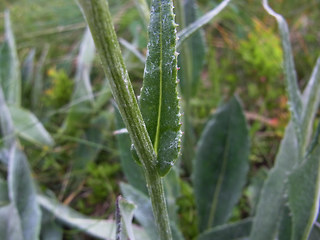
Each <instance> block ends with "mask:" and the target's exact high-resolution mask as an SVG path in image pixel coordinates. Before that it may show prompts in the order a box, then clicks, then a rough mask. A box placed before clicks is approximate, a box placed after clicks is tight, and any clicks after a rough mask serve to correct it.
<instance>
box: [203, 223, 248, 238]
mask: <svg viewBox="0 0 320 240" xmlns="http://www.w3.org/2000/svg"><path fill="white" fill-rule="evenodd" d="M251 225H252V219H244V220H241V221H238V222H235V223H229V224H225V225H222V226H217V227H215V228H212V229H209V230H207V231H205V232H204V233H202V234H201V235H200V236H199V238H198V240H212V239H214V240H232V239H237V240H239V239H240V238H241V239H242V238H245V237H248V236H249V234H250V229H251Z"/></svg>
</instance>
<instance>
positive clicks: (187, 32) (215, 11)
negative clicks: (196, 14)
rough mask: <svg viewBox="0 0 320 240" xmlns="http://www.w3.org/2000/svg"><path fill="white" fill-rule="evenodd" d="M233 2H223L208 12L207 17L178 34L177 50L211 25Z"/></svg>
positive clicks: (227, 0)
mask: <svg viewBox="0 0 320 240" xmlns="http://www.w3.org/2000/svg"><path fill="white" fill-rule="evenodd" d="M230 1H231V0H224V1H222V2H221V3H220V4H219V5H218V6H217V7H215V8H214V9H212V10H211V11H209V12H207V13H206V14H205V15H203V16H202V17H201V18H199V19H198V20H197V21H195V22H193V23H192V24H190V25H189V26H188V27H186V28H185V29H183V30H181V31H180V32H179V33H178V39H179V41H178V43H177V49H179V48H180V46H181V44H182V43H183V42H184V41H185V40H186V39H187V38H189V37H190V36H191V35H192V34H193V33H195V32H196V31H198V30H199V29H200V28H202V27H203V26H204V25H206V24H207V23H209V22H210V21H211V20H212V19H213V18H214V17H216V16H217V15H218V14H219V13H220V12H221V11H222V10H223V9H224V8H225V7H226V6H228V4H229V2H230Z"/></svg>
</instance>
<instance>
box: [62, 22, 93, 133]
mask: <svg viewBox="0 0 320 240" xmlns="http://www.w3.org/2000/svg"><path fill="white" fill-rule="evenodd" d="M94 56H95V46H94V42H93V39H92V36H91V33H90V30H89V28H87V29H86V31H85V33H84V36H83V39H82V41H81V45H80V51H79V55H78V57H77V68H76V76H75V85H74V86H75V88H74V91H73V95H72V101H71V108H70V110H69V112H68V115H67V118H66V123H65V124H66V130H67V131H71V132H73V131H74V130H75V129H79V127H80V128H83V125H84V123H85V122H86V121H87V119H88V116H90V112H91V110H92V107H93V100H94V99H93V93H92V87H91V83H90V72H91V68H92V62H93V60H94ZM74 103H75V104H74Z"/></svg>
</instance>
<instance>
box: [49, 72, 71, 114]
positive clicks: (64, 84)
mask: <svg viewBox="0 0 320 240" xmlns="http://www.w3.org/2000/svg"><path fill="white" fill-rule="evenodd" d="M48 76H49V78H50V82H51V86H50V88H49V89H47V90H46V91H45V98H44V101H45V104H46V105H47V106H50V107H56V108H59V107H62V106H63V105H65V104H67V103H68V102H69V100H70V98H71V94H72V91H73V81H72V80H71V79H70V78H69V77H68V76H67V74H66V73H65V71H64V70H58V71H57V70H56V69H54V68H52V69H50V70H49V71H48Z"/></svg>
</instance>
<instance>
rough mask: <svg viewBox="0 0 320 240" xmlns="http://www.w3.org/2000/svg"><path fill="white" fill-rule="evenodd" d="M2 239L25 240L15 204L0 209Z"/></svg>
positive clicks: (0, 233)
mask: <svg viewBox="0 0 320 240" xmlns="http://www.w3.org/2000/svg"><path fill="white" fill-rule="evenodd" d="M0 239H1V240H24V238H23V236H22V230H21V224H20V219H19V215H18V213H17V209H16V208H15V206H14V204H10V205H7V206H5V207H0Z"/></svg>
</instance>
